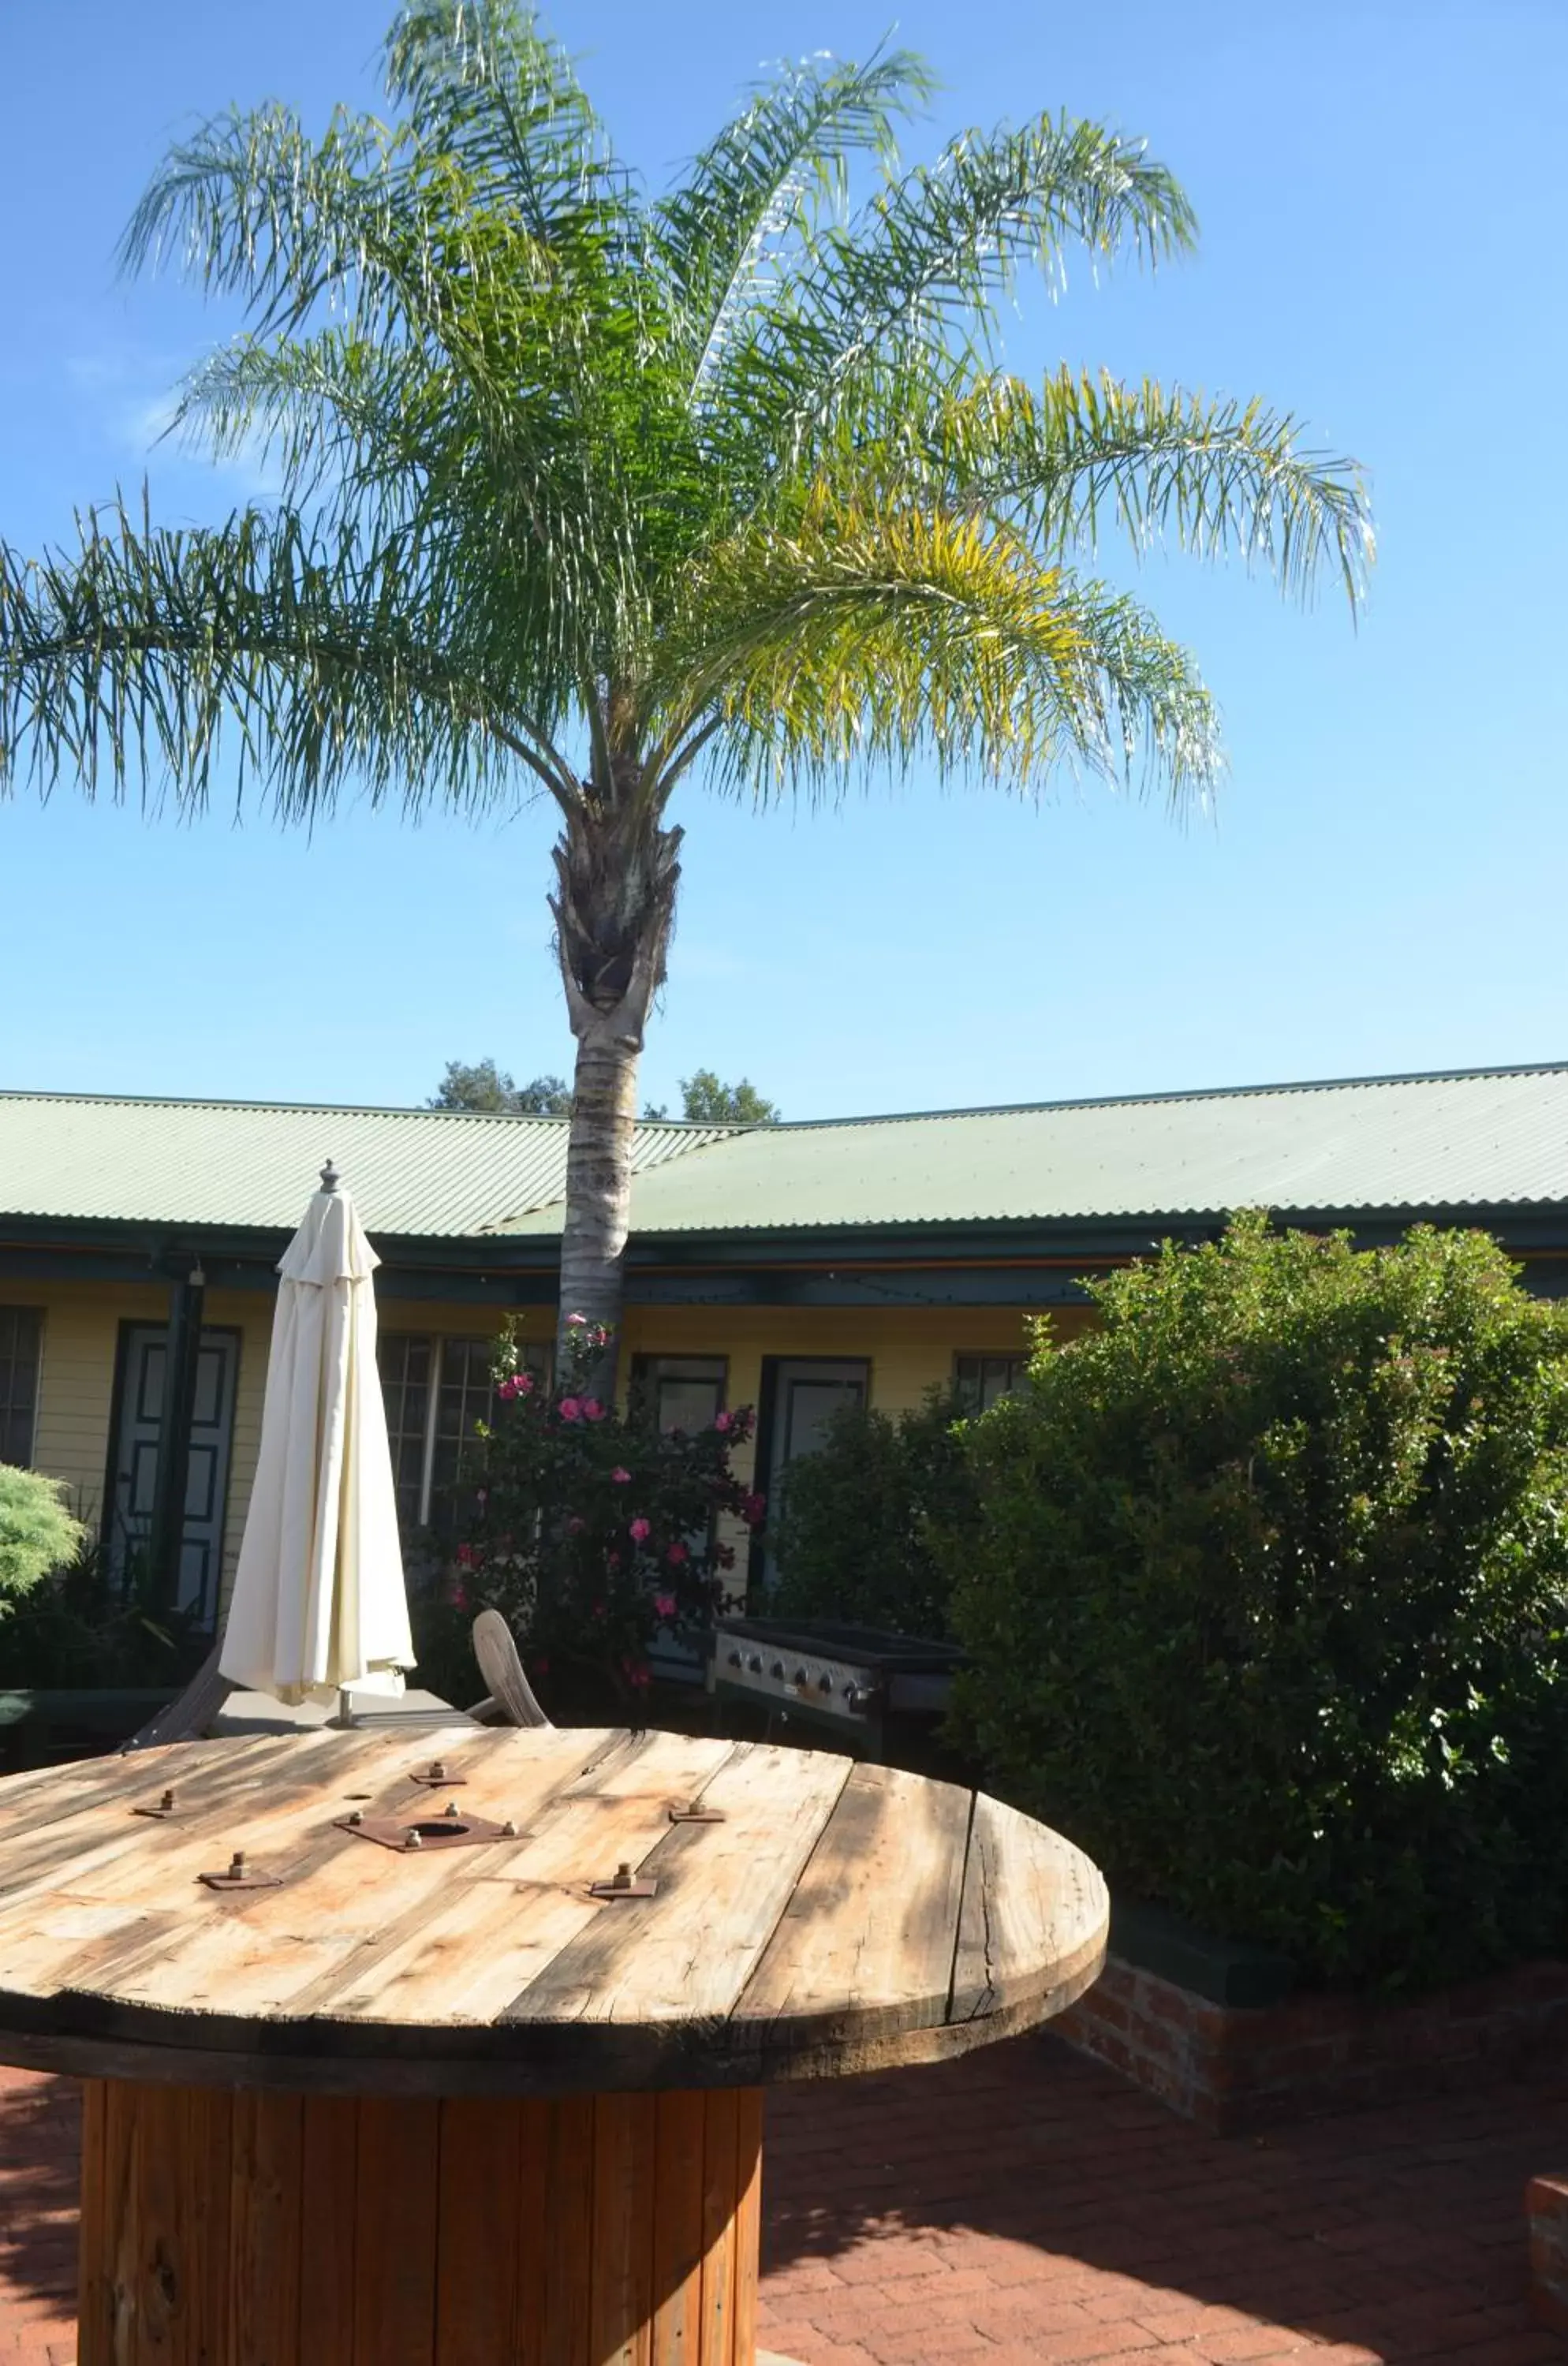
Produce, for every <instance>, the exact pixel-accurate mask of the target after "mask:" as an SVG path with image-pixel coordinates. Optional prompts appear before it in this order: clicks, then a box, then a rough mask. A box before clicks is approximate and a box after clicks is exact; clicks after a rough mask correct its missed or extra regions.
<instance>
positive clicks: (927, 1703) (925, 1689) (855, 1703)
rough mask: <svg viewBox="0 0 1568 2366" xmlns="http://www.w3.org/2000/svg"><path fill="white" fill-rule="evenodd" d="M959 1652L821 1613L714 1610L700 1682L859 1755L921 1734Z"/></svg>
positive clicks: (942, 1700) (931, 1721) (876, 1754)
mask: <svg viewBox="0 0 1568 2366" xmlns="http://www.w3.org/2000/svg"><path fill="white" fill-rule="evenodd" d="M963 1665H964V1654H963V1652H962V1651H960V1650H959V1648H958V1646H957V1645H956V1644H955V1643H932V1642H928V1641H926V1640H924V1639H921V1638H920V1637H919V1636H914V1635H895V1634H890V1633H889V1632H888V1631H887V1630H886V1628H880V1627H852V1626H843V1625H840V1624H839V1623H838V1622H837V1621H836V1620H833V1619H829V1618H821V1619H818V1618H721V1619H720V1620H718V1622H717V1623H716V1626H715V1628H714V1630H713V1637H712V1645H711V1658H710V1660H709V1664H708V1680H709V1686H710V1689H711V1690H712V1691H713V1692H714V1693H715V1694H716V1696H718V1698H719V1699H721V1700H730V1701H749V1702H750V1703H751V1704H752V1705H753V1706H754V1707H759V1708H762V1709H766V1710H769V1711H771V1712H772V1713H773V1715H775V1716H779V1717H784V1718H801V1719H803V1720H804V1721H806V1722H807V1723H808V1724H810V1725H812V1726H815V1727H817V1728H818V1729H828V1730H829V1731H831V1732H833V1733H836V1734H837V1735H838V1736H839V1737H840V1740H841V1741H842V1742H843V1743H844V1746H845V1747H846V1748H848V1749H851V1750H854V1751H857V1752H861V1753H862V1754H863V1756H866V1757H869V1758H881V1757H883V1756H884V1755H885V1754H886V1749H887V1745H888V1742H889V1741H891V1740H893V1739H895V1738H897V1737H912V1736H915V1735H919V1734H921V1733H924V1734H929V1733H930V1732H931V1730H932V1729H933V1728H934V1727H935V1726H936V1725H937V1724H938V1723H939V1722H940V1720H941V1719H942V1717H943V1716H944V1715H945V1713H946V1710H947V1705H948V1699H949V1696H950V1695H951V1693H952V1690H953V1675H954V1673H956V1671H957V1670H958V1669H959V1668H961V1667H962V1666H963Z"/></svg>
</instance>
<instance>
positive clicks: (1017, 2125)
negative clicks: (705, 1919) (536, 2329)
mask: <svg viewBox="0 0 1568 2366" xmlns="http://www.w3.org/2000/svg"><path fill="white" fill-rule="evenodd" d="M75 2146H76V2101H75V2095H74V2091H73V2089H72V2087H71V2086H70V2084H69V2083H68V2082H67V2081H64V2080H50V2079H30V2078H28V2077H26V2076H25V2075H24V2074H23V2073H21V2072H19V2071H5V2070H0V2366H71V2361H72V2360H73V2357H74V2351H75V2344H74V2341H73V2334H72V2326H71V2300H72V2282H73V2273H74V2265H75V2262H74V2257H73V2242H74V2220H75ZM1565 2164H1568V2083H1558V2084H1554V2085H1552V2086H1551V2087H1541V2086H1525V2085H1510V2086H1502V2087H1497V2088H1495V2089H1493V2090H1490V2091H1488V2092H1484V2093H1478V2094H1477V2093H1472V2094H1468V2095H1463V2096H1456V2097H1451V2098H1443V2099H1441V2100H1438V2101H1433V2102H1428V2103H1420V2104H1407V2105H1404V2106H1401V2107H1400V2108H1399V2109H1397V2110H1390V2111H1380V2112H1375V2113H1370V2112H1369V2113H1359V2114H1357V2115H1355V2116H1353V2117H1346V2118H1340V2119H1334V2120H1322V2121H1318V2122H1316V2123H1314V2124H1312V2125H1309V2126H1306V2127H1302V2128H1297V2129H1287V2130H1284V2131H1281V2132H1280V2133H1277V2134H1275V2135H1270V2136H1269V2137H1268V2138H1266V2139H1263V2140H1258V2139H1256V2138H1248V2137H1232V2138H1220V2137H1214V2136H1207V2135H1201V2133H1200V2132H1199V2131H1197V2130H1196V2129H1194V2128H1191V2127H1189V2126H1188V2125H1186V2124H1184V2123H1183V2122H1181V2121H1179V2120H1176V2119H1173V2118H1172V2117H1171V2116H1170V2115H1169V2114H1168V2113H1167V2112H1165V2111H1164V2110H1163V2109H1162V2108H1161V2106H1160V2105H1158V2104H1157V2103H1155V2102H1153V2101H1150V2100H1149V2099H1148V2098H1147V2097H1145V2096H1143V2095H1141V2094H1138V2093H1135V2092H1134V2091H1133V2090H1130V2089H1128V2088H1126V2087H1124V2086H1123V2085H1122V2083H1121V2081H1120V2080H1119V2079H1116V2078H1115V2077H1114V2076H1113V2075H1112V2074H1111V2072H1109V2071H1106V2070H1103V2069H1101V2068H1100V2067H1098V2066H1096V2065H1093V2064H1091V2063H1089V2062H1087V2061H1084V2060H1082V2059H1080V2058H1079V2057H1078V2056H1075V2055H1072V2054H1070V2053H1068V2052H1067V2050H1066V2048H1065V2047H1064V2046H1062V2045H1058V2044H1056V2043H1055V2042H1054V2041H1051V2040H1041V2039H1032V2038H1023V2039H1020V2040H1019V2041H1017V2042H1016V2043H1015V2044H1013V2045H1004V2046H995V2047H992V2048H991V2049H990V2050H989V2051H988V2052H987V2053H984V2054H979V2055H976V2056H971V2057H970V2058H969V2059H968V2060H967V2061H964V2062H956V2063H953V2064H950V2065H947V2066H945V2067H942V2068H940V2069H935V2070H915V2071H906V2072H901V2073H899V2074H898V2075H897V2076H895V2077H890V2078H885V2079H851V2080H847V2081H845V2082H844V2083H843V2084H841V2085H836V2086H820V2087H801V2088H796V2089H795V2090H782V2091H781V2092H779V2093H778V2094H776V2095H775V2096H773V2099H772V2100H771V2101H770V2104H769V2125H768V2160H767V2182H766V2190H765V2227H764V2236H763V2282H762V2319H761V2339H762V2341H763V2342H764V2344H765V2345H766V2346H767V2347H768V2348H769V2349H773V2350H782V2351H784V2353H786V2354H787V2355H788V2356H790V2357H793V2358H796V2359H800V2360H804V2361H806V2366H943V2362H944V2361H946V2360H953V2366H971V2361H973V2366H1093V2361H1096V2360H1101V2361H1105V2366H1119V2362H1120V2361H1131V2366H1281V2361H1283V2360H1287V2359H1289V2360H1294V2361H1295V2366H1374V2361H1376V2362H1377V2366H1382V2361H1387V2366H1549V2361H1551V2360H1558V2361H1568V2338H1564V2337H1562V2336H1561V2335H1558V2334H1554V2333H1551V2332H1548V2331H1547V2330H1546V2329H1545V2328H1544V2327H1540V2326H1539V2325H1537V2324H1536V2323H1535V2322H1534V2320H1533V2319H1532V2317H1531V2315H1530V2313H1529V2304H1528V2300H1527V2293H1526V2284H1527V2272H1528V2270H1527V2247H1526V2232H1525V2218H1524V2189H1525V2183H1526V2180H1527V2179H1528V2178H1529V2176H1530V2175H1531V2174H1532V2173H1533V2172H1535V2171H1538V2170H1542V2169H1561V2168H1562V2167H1563V2166H1564V2165H1565ZM322 2366H327V2361H324V2360H323V2361H322Z"/></svg>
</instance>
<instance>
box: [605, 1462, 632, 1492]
mask: <svg viewBox="0 0 1568 2366" xmlns="http://www.w3.org/2000/svg"><path fill="white" fill-rule="evenodd" d="M610 1476H611V1478H612V1480H613V1481H614V1482H615V1485H616V1486H617V1487H629V1486H630V1485H631V1483H632V1474H631V1472H630V1471H629V1470H622V1468H621V1466H620V1464H619V1463H618V1462H617V1463H616V1465H615V1469H614V1470H612V1471H611V1473H610Z"/></svg>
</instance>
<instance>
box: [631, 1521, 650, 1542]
mask: <svg viewBox="0 0 1568 2366" xmlns="http://www.w3.org/2000/svg"><path fill="white" fill-rule="evenodd" d="M629 1534H630V1536H631V1540H632V1542H633V1544H634V1545H645V1544H646V1543H647V1542H648V1540H649V1537H650V1536H651V1535H652V1534H653V1528H652V1524H651V1523H650V1522H649V1521H648V1520H640V1519H639V1520H634V1521H633V1522H632V1524H631V1528H630V1531H629Z"/></svg>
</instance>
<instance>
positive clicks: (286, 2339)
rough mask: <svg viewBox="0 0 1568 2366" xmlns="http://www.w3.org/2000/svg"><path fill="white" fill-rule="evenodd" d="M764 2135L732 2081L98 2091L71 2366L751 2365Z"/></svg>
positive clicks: (91, 2105)
mask: <svg viewBox="0 0 1568 2366" xmlns="http://www.w3.org/2000/svg"><path fill="white" fill-rule="evenodd" d="M84 2137H85V2155H84V2171H85V2194H86V2195H93V2194H96V2201H94V2202H91V2203H90V2204H89V2206H88V2207H87V2208H85V2210H84V2213H83V2220H82V2225H83V2266H84V2293H96V2294H97V2295H98V2296H99V2303H100V2304H99V2305H97V2306H96V2307H93V2308H91V2309H89V2310H87V2311H85V2313H84V2315H83V2317H82V2321H81V2336H80V2338H81V2352H80V2355H81V2360H82V2366H751V2350H752V2348H753V2347H754V2328H753V2313H754V2304H755V2293H756V2281H757V2248H758V2202H759V2192H760V2186H759V2174H760V2160H761V2095H760V2094H758V2093H755V2092H747V2093H739V2094H738V2093H734V2092H731V2091H728V2090H721V2091H719V2092H716V2093H713V2094H697V2093H685V2092H681V2093H671V2094H667V2095H620V2094H606V2095H599V2096H570V2097H566V2098H563V2099H561V2100H560V2101H553V2102H546V2101H536V2100H532V2099H530V2100H525V2101H493V2100H491V2101H472V2102H453V2101H446V2102H443V2103H435V2102H429V2101H411V2102H389V2101H386V2100H384V2099H379V2098H377V2099H360V2100H355V2101H341V2102H340V2101H333V2100H331V2099H325V2100H323V2099H321V2098H319V2097H308V2098H286V2099H279V2098H276V2097H270V2096H255V2095H250V2096H241V2097H239V2098H237V2099H234V2098H231V2097H229V2096H227V2095H224V2094H220V2093H210V2092H208V2091H207V2090H196V2089H180V2088H175V2087H161V2086H155V2085H133V2084H129V2083H127V2084H119V2083H116V2084H114V2085H113V2086H112V2087H111V2086H99V2087H98V2088H96V2090H93V2091H91V2092H90V2093H89V2094H88V2096H87V2098H86V2102H85V2118H84ZM215 2191H220V2192H221V2194H222V2196H223V2206H222V2208H221V2210H219V2211H214V2210H213V2209H212V2208H211V2207H210V2196H211V2194H212V2193H213V2192H215Z"/></svg>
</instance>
